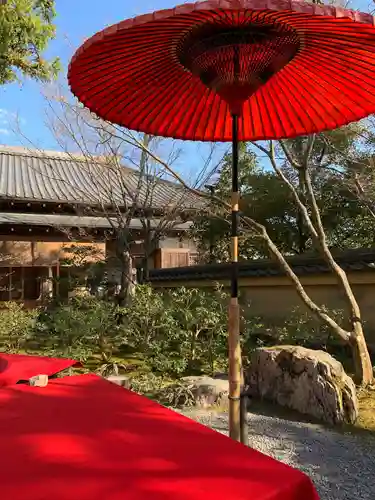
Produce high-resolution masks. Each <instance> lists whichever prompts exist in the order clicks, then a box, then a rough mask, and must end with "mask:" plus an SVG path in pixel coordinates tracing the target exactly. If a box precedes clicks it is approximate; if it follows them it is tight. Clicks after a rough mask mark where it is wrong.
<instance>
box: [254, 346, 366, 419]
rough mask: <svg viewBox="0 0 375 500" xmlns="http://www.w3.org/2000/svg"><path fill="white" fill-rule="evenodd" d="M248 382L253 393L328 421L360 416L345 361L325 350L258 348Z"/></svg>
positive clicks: (281, 347)
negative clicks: (345, 369) (340, 361)
mask: <svg viewBox="0 0 375 500" xmlns="http://www.w3.org/2000/svg"><path fill="white" fill-rule="evenodd" d="M246 382H247V385H248V387H247V390H248V393H249V395H250V396H254V397H259V398H263V399H266V400H269V401H272V402H275V403H277V404H279V405H281V406H285V407H288V408H291V409H293V410H297V411H299V412H300V413H303V414H306V415H311V416H313V417H315V418H318V419H320V420H322V421H325V422H327V423H329V424H341V423H344V422H347V423H354V422H355V421H356V420H357V418H358V400H357V395H356V387H355V384H354V382H353V380H352V379H351V378H350V377H349V376H348V375H347V374H346V373H345V371H344V368H343V366H342V364H341V363H339V362H338V361H337V360H335V359H334V358H333V357H332V356H330V355H329V354H328V353H326V352H324V351H314V350H312V349H306V348H304V347H298V346H280V347H279V346H278V347H271V348H259V349H256V351H254V353H253V355H252V357H251V360H250V367H249V369H248V371H247V374H246Z"/></svg>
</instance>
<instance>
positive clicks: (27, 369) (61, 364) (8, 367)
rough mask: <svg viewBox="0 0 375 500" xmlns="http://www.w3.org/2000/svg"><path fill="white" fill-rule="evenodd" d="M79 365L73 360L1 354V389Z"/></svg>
mask: <svg viewBox="0 0 375 500" xmlns="http://www.w3.org/2000/svg"><path fill="white" fill-rule="evenodd" d="M78 364H79V363H77V361H74V360H73V359H65V358H48V357H44V356H28V355H24V354H5V353H3V352H0V387H1V386H6V385H13V384H17V382H20V381H21V380H24V381H26V380H29V379H30V378H31V377H34V376H36V375H48V376H51V375H56V373H59V372H62V371H63V370H65V369H66V368H70V367H71V366H74V365H78Z"/></svg>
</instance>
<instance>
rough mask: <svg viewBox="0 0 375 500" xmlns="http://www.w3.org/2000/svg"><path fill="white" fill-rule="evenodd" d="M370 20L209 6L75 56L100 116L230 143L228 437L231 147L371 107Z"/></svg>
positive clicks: (236, 404)
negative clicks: (231, 144) (231, 145)
mask: <svg viewBox="0 0 375 500" xmlns="http://www.w3.org/2000/svg"><path fill="white" fill-rule="evenodd" d="M374 75H375V29H374V19H373V17H372V16H371V15H369V14H361V13H358V12H353V11H348V10H344V9H342V8H338V7H332V6H325V5H315V4H307V3H303V2H301V1H298V0H209V1H206V2H198V3H194V4H185V5H180V6H178V7H176V8H174V9H170V10H163V11H159V12H154V13H152V14H146V15H144V16H139V17H136V18H134V19H129V20H126V21H123V22H120V23H119V24H116V25H114V26H111V27H109V28H107V29H105V30H103V31H102V32H100V33H98V34H96V35H95V36H93V37H92V38H90V39H89V40H88V41H87V42H85V43H84V44H83V45H82V47H80V48H79V49H78V51H77V52H76V54H75V55H74V57H73V59H72V61H71V64H70V67H69V74H68V78H69V83H70V87H71V89H72V92H73V93H74V94H75V95H76V96H77V97H78V99H79V100H80V101H81V102H82V103H83V104H84V105H85V106H87V107H88V108H89V109H90V110H91V111H93V112H95V113H96V114H97V115H98V116H99V117H101V118H104V119H106V120H109V121H111V122H114V123H117V124H119V125H122V126H124V127H127V128H130V129H133V130H138V131H142V132H146V133H148V134H151V135H159V136H166V137H174V138H177V139H187V140H197V141H232V143H233V176H232V187H233V189H232V191H233V196H232V239H233V251H232V261H233V273H232V278H231V282H232V287H231V288H232V291H231V295H232V298H231V305H230V321H229V382H230V396H229V397H230V434H231V436H232V437H233V438H234V439H237V440H238V439H240V365H241V352H240V344H239V307H238V268H237V246H238V201H239V193H238V191H239V189H238V172H237V170H238V141H246V140H252V141H254V140H260V139H280V138H287V137H295V136H298V135H305V134H311V133H314V132H321V131H323V130H329V129H334V128H336V127H339V126H341V125H345V124H347V123H349V122H351V121H354V120H358V119H360V118H363V117H365V116H367V115H369V114H370V113H373V112H375V78H374Z"/></svg>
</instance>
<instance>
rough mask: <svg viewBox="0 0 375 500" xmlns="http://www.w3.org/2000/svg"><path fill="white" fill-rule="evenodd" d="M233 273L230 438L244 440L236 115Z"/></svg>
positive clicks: (235, 122) (235, 119)
mask: <svg viewBox="0 0 375 500" xmlns="http://www.w3.org/2000/svg"><path fill="white" fill-rule="evenodd" d="M232 159H233V165H232V203H231V206H232V272H231V299H230V304H229V321H228V327H229V328H228V336H229V339H228V344H229V435H230V437H231V438H232V439H234V440H236V441H240V440H241V418H240V406H241V404H240V403H241V345H240V307H239V303H238V211H239V186H238V115H236V114H233V115H232Z"/></svg>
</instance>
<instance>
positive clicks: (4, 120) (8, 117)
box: [0, 108, 25, 125]
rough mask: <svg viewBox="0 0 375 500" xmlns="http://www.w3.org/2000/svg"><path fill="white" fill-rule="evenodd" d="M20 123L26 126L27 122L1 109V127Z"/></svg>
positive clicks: (15, 114)
mask: <svg viewBox="0 0 375 500" xmlns="http://www.w3.org/2000/svg"><path fill="white" fill-rule="evenodd" d="M16 121H18V122H19V123H21V124H25V120H24V119H23V118H21V117H20V116H18V115H17V113H13V112H12V111H8V110H7V109H4V108H0V125H8V124H9V123H15V122H16Z"/></svg>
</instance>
